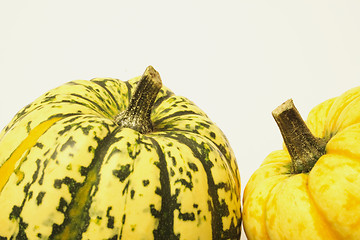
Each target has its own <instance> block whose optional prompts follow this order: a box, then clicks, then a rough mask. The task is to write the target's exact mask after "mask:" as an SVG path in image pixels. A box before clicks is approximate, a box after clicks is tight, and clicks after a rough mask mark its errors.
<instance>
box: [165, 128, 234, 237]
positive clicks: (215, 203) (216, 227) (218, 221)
mask: <svg viewBox="0 0 360 240" xmlns="http://www.w3.org/2000/svg"><path fill="white" fill-rule="evenodd" d="M165 136H166V137H168V138H172V139H175V140H176V141H178V142H179V143H182V144H185V145H186V146H188V147H189V148H190V149H191V151H192V153H193V154H194V157H195V158H196V159H198V160H199V161H200V162H201V164H202V166H203V169H204V170H205V172H206V176H207V182H208V188H209V189H208V193H209V196H210V197H211V201H209V202H208V206H209V210H210V212H211V227H212V239H218V240H220V239H228V238H225V234H224V233H225V231H224V229H223V222H222V217H223V216H224V214H226V213H227V212H226V209H227V205H226V203H224V202H222V203H220V201H219V195H218V192H217V190H218V188H219V186H218V185H217V184H215V181H214V178H213V176H212V173H211V168H212V167H213V166H214V165H213V163H212V162H211V161H210V159H209V153H210V151H213V150H215V149H210V146H209V147H206V146H205V144H206V143H204V142H202V143H201V144H199V143H197V142H196V141H194V140H192V139H190V138H187V137H186V136H184V135H181V134H174V133H168V134H165ZM236 237H238V235H237V236H233V237H231V238H234V239H235V238H236Z"/></svg>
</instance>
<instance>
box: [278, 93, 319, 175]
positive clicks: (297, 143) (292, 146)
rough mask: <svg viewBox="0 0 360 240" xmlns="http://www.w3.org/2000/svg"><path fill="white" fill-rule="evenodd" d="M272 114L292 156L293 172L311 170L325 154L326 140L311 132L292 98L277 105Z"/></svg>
mask: <svg viewBox="0 0 360 240" xmlns="http://www.w3.org/2000/svg"><path fill="white" fill-rule="evenodd" d="M272 115H273V117H274V119H275V121H276V123H277V125H278V126H279V128H280V131H281V135H282V136H283V139H284V142H285V145H286V148H287V150H288V152H289V154H290V156H291V160H292V172H293V173H295V174H296V173H307V172H310V170H311V169H312V168H313V166H314V165H315V163H316V162H317V160H318V159H319V158H320V157H321V156H322V155H324V154H325V146H326V141H325V140H324V139H322V138H317V137H315V136H314V135H313V134H312V133H311V132H310V130H309V128H308V127H307V126H306V124H305V122H304V120H303V119H302V118H301V116H300V113H299V112H298V110H297V109H296V107H295V105H294V103H293V101H292V99H289V100H287V101H286V102H284V103H283V104H282V105H280V106H279V107H277V108H276V109H275V110H274V111H273V112H272Z"/></svg>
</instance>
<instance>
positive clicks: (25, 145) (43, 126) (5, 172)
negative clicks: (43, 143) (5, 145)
mask: <svg viewBox="0 0 360 240" xmlns="http://www.w3.org/2000/svg"><path fill="white" fill-rule="evenodd" d="M59 120H60V118H52V119H49V120H47V121H44V122H42V123H40V124H39V125H38V126H36V127H35V128H34V129H32V130H31V131H30V133H29V135H28V136H27V137H26V138H25V139H24V140H23V141H22V142H21V144H20V145H19V146H18V147H17V148H16V149H15V150H14V152H13V153H12V154H11V155H10V157H9V158H8V159H7V160H6V161H5V162H4V163H3V165H1V167H0V176H1V178H0V193H1V191H2V189H3V187H4V185H5V184H6V182H7V181H8V179H9V177H10V175H11V173H12V170H14V169H15V165H16V162H17V161H18V160H19V159H20V158H22V159H24V158H26V155H27V154H28V153H29V151H30V149H31V148H32V147H34V146H35V145H36V143H37V140H38V139H39V137H40V136H41V135H42V134H43V133H45V132H46V131H47V130H48V129H49V128H50V127H51V126H52V125H53V124H54V123H55V122H57V121H59ZM26 152H27V153H26ZM22 162H23V160H21V161H20V165H21V163H22ZM20 165H19V166H17V167H16V169H18V168H20ZM9 168H10V171H9Z"/></svg>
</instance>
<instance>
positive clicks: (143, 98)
mask: <svg viewBox="0 0 360 240" xmlns="http://www.w3.org/2000/svg"><path fill="white" fill-rule="evenodd" d="M161 87H162V82H161V78H160V75H159V73H158V72H157V71H156V70H155V69H154V68H153V67H152V66H149V67H147V68H146V70H145V72H144V74H143V75H142V76H141V79H140V81H139V83H138V85H137V87H136V89H135V92H134V94H133V96H132V97H131V99H130V104H129V106H128V107H127V109H126V110H125V111H123V112H121V113H120V114H119V115H117V116H116V117H115V122H116V124H117V125H119V126H120V127H124V128H132V129H134V130H136V131H139V132H141V133H148V132H151V131H153V126H152V122H151V118H150V115H151V111H152V108H153V105H154V103H155V99H156V97H157V95H158V93H159V91H160V89H161Z"/></svg>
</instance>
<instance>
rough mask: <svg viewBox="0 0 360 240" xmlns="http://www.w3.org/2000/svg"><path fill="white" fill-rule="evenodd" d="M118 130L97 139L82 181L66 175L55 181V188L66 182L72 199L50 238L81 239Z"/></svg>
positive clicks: (83, 170)
mask: <svg viewBox="0 0 360 240" xmlns="http://www.w3.org/2000/svg"><path fill="white" fill-rule="evenodd" d="M118 130H119V129H117V130H116V131H114V132H111V133H109V134H108V135H107V136H106V137H105V138H103V139H102V140H99V141H98V147H97V148H96V150H95V154H94V158H93V160H92V162H91V164H90V165H89V166H88V167H87V168H84V169H82V174H83V175H86V179H85V181H84V182H83V183H76V182H75V181H74V180H73V179H71V178H68V177H65V178H64V179H58V180H57V181H55V183H54V187H55V188H60V187H61V185H62V184H66V185H67V186H68V187H69V191H70V193H71V194H72V200H71V202H70V203H69V204H68V207H67V208H66V212H65V214H64V215H65V219H64V221H63V223H62V224H60V225H57V224H54V226H53V231H52V233H51V235H50V239H81V235H82V233H83V232H85V231H86V230H87V228H88V225H89V221H90V216H89V209H90V206H91V204H92V198H93V196H94V195H95V194H96V192H97V191H98V184H99V181H100V174H99V172H100V170H101V167H102V164H103V161H104V158H105V155H106V153H107V151H108V149H109V147H110V146H111V144H113V143H114V142H115V141H117V139H116V138H115V135H116V133H117V132H118Z"/></svg>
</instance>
